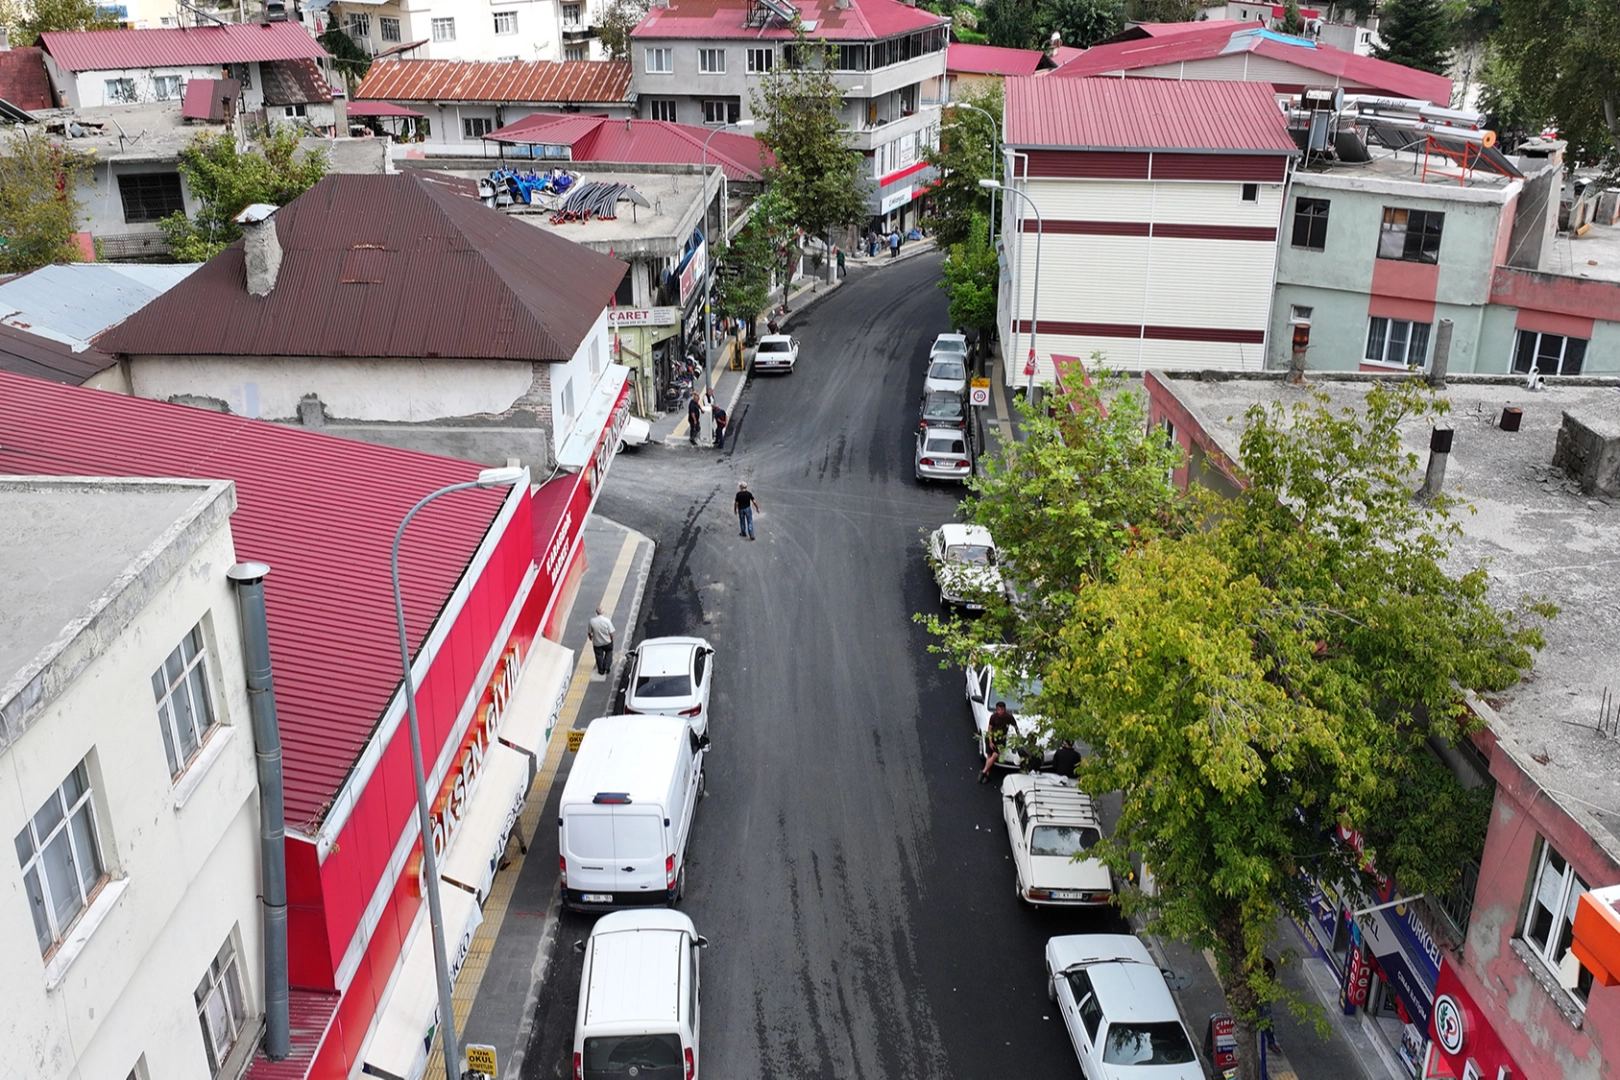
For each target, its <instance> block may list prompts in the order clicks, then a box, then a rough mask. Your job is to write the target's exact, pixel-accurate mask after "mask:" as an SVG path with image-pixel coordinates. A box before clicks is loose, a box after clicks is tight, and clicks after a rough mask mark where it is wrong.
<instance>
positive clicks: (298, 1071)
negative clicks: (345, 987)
mask: <svg viewBox="0 0 1620 1080" xmlns="http://www.w3.org/2000/svg"><path fill="white" fill-rule="evenodd" d="M287 996H288V1002H287V1005H288V1009H287V1012H288V1020H289V1021H290V1022H291V1029H292V1030H291V1032H290V1034H291V1036H292V1037H291V1039H289V1040H288V1042H289V1045H290V1052H289V1053H288V1054H287V1056H286V1057H285V1058H283V1059H282V1060H280V1061H271V1060H270V1059H269V1058H267V1057H265V1056H264V1047H263V1046H262V1045H261V1046H260V1047H259V1049H258V1050H257V1051H256V1052H255V1053H254V1055H253V1063H252V1064H251V1065H249V1066H248V1069H247V1072H245V1073H243V1074H242V1080H304V1078H305V1077H306V1076H308V1075H309V1070H310V1067H311V1066H313V1065H314V1064H315V1053H316V1051H318V1050H319V1049H320V1048H321V1043H322V1041H323V1040H325V1038H326V1031H327V1029H328V1028H330V1027H331V1026H332V1017H333V1016H335V1015H337V1008H338V1003H339V1002H341V1001H342V1000H343V995H342V994H338V993H330V992H327V991H324V990H300V989H298V988H297V987H293V989H292V990H291V991H290V992H289V993H288V995H287Z"/></svg>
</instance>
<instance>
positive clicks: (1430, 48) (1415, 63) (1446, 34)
mask: <svg viewBox="0 0 1620 1080" xmlns="http://www.w3.org/2000/svg"><path fill="white" fill-rule="evenodd" d="M1378 34H1379V36H1380V37H1382V38H1383V39H1384V43H1383V45H1381V46H1379V47H1377V48H1375V49H1374V50H1373V55H1374V56H1376V57H1378V59H1380V60H1388V61H1390V62H1391V63H1396V64H1405V65H1406V66H1407V67H1410V68H1417V69H1418V70H1419V71H1432V72H1434V73H1435V74H1437V75H1444V74H1445V72H1446V68H1447V67H1448V66H1449V65H1450V62H1451V49H1452V47H1453V46H1454V45H1456V43H1457V15H1456V12H1455V11H1454V10H1453V8H1452V7H1451V5H1450V4H1449V3H1448V2H1447V0H1390V2H1389V3H1388V4H1387V5H1385V7H1384V15H1383V19H1382V21H1381V22H1380V23H1379V24H1378ZM1440 104H1442V105H1444V104H1449V103H1448V102H1440Z"/></svg>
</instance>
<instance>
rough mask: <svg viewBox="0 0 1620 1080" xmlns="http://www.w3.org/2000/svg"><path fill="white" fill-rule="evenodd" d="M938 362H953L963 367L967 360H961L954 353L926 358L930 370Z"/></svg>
mask: <svg viewBox="0 0 1620 1080" xmlns="http://www.w3.org/2000/svg"><path fill="white" fill-rule="evenodd" d="M939 364H955V365H956V366H958V367H963V368H965V367H966V366H967V361H966V360H963V359H962V358H961V357H960V356H957V355H956V354H955V353H945V354H943V355H941V356H931V357H929V358H928V368H929V370H930V371H931V370H933V369H934V368H935V367H936V366H938V365H939Z"/></svg>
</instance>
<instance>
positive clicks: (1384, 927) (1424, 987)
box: [1362, 903, 1440, 1028]
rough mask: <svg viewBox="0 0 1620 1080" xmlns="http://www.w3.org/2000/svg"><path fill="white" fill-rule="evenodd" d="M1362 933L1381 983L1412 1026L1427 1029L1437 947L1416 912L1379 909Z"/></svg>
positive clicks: (1400, 905) (1437, 970)
mask: <svg viewBox="0 0 1620 1080" xmlns="http://www.w3.org/2000/svg"><path fill="white" fill-rule="evenodd" d="M1362 930H1363V933H1364V934H1365V935H1366V938H1367V947H1368V948H1369V949H1370V950H1371V951H1372V954H1373V955H1374V956H1375V957H1377V958H1378V967H1379V970H1380V971H1382V972H1383V975H1384V981H1385V982H1387V983H1389V985H1390V987H1391V988H1392V989H1393V990H1394V991H1395V994H1396V996H1397V997H1398V998H1399V999H1400V1002H1401V1004H1402V1005H1403V1006H1405V1008H1406V1011H1407V1012H1408V1013H1409V1014H1410V1015H1411V1017H1412V1022H1413V1023H1414V1024H1416V1025H1418V1026H1419V1027H1425V1028H1426V1027H1428V1026H1429V1013H1430V1011H1431V1009H1432V1008H1433V1001H1434V986H1435V981H1436V980H1437V979H1438V978H1439V977H1440V946H1438V945H1436V944H1435V941H1434V938H1433V937H1432V936H1431V935H1430V934H1429V931H1428V930H1427V929H1426V928H1425V927H1424V926H1423V924H1422V923H1421V922H1419V921H1418V919H1417V911H1416V909H1415V908H1414V907H1413V905H1411V904H1407V903H1397V904H1394V905H1392V906H1388V907H1381V908H1378V909H1377V910H1375V911H1373V912H1372V913H1371V917H1370V918H1368V919H1367V920H1366V922H1365V924H1364V926H1363V927H1362Z"/></svg>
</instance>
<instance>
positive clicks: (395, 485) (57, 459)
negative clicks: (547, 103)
mask: <svg viewBox="0 0 1620 1080" xmlns="http://www.w3.org/2000/svg"><path fill="white" fill-rule="evenodd" d="M524 227H526V226H524ZM531 231H535V232H538V231H539V230H531ZM0 448H3V449H0V473H5V474H11V475H29V474H40V475H47V476H174V477H194V478H199V479H228V480H234V481H236V493H237V510H236V513H235V514H234V515H233V516H232V518H231V532H232V534H233V536H234V537H235V541H236V555H237V558H239V559H242V560H258V561H261V562H265V563H268V564H270V568H271V572H270V577H269V578H268V579H266V582H265V604H266V607H267V609H268V613H269V622H270V651H271V654H272V656H273V657H274V665H275V680H276V709H277V712H278V714H279V716H280V720H281V737H282V745H283V753H284V757H285V775H286V791H287V820H288V821H289V822H292V823H295V824H296V823H302V822H310V821H315V820H319V818H320V817H321V816H322V815H323V814H324V813H325V810H326V806H327V803H328V802H329V800H330V799H331V798H332V797H333V795H334V794H335V793H336V792H337V791H338V790H339V788H341V787H342V784H343V781H344V778H345V777H347V776H348V774H349V770H350V768H351V767H352V766H353V764H354V762H355V760H356V758H357V757H358V755H359V753H360V750H361V749H362V748H363V747H364V746H365V744H366V741H367V739H368V738H369V737H370V735H371V732H372V730H373V729H374V728H375V727H376V725H377V723H378V721H379V720H380V718H381V717H382V715H383V711H384V709H385V708H386V707H387V704H388V701H389V698H390V697H391V696H392V695H393V693H394V691H395V689H396V688H397V687H398V685H399V681H400V668H399V639H398V637H397V636H396V635H397V633H398V632H397V631H396V630H395V628H394V600H393V588H392V585H391V583H390V577H389V568H388V562H389V550H390V547H391V546H392V544H393V540H394V530H395V529H396V528H397V527H398V526H399V522H400V521H401V520H402V519H403V518H404V516H405V513H406V511H408V510H409V509H410V508H411V506H412V505H414V504H415V502H416V500H418V499H420V498H421V497H422V496H423V495H425V494H427V493H428V492H430V491H433V490H435V489H437V488H439V487H442V486H444V485H446V484H453V483H459V482H462V481H465V480H470V479H472V478H473V477H474V476H476V475H477V473H478V469H479V466H477V465H474V464H472V463H470V462H465V461H455V460H452V459H450V458H442V457H436V456H434V455H431V454H422V453H417V452H416V451H413V450H397V449H394V448H392V447H384V446H373V445H371V444H369V443H362V442H355V441H352V440H349V439H339V438H334V437H331V436H327V435H320V434H317V433H313V432H309V431H302V430H299V429H296V428H287V427H279V426H277V425H275V424H269V423H265V422H262V421H258V420H247V419H244V418H242V417H238V416H227V415H223V414H220V413H215V412H208V411H205V410H202V409H192V408H187V407H185V406H181V405H169V404H166V403H164V402H157V401H146V400H144V399H141V398H131V397H124V396H123V395H120V394H111V393H104V392H102V391H99V390H87V389H84V388H83V387H76V386H61V385H58V384H56V383H52V382H45V381H42V380H39V379H30V378H25V377H23V376H20V375H12V374H9V373H3V372H0ZM504 495H505V492H504V491H502V490H491V491H477V490H474V491H467V492H462V493H460V494H458V495H456V496H455V497H454V498H449V499H440V500H439V501H438V502H436V503H434V504H433V505H432V506H430V507H429V508H428V509H426V510H424V511H423V512H422V513H421V514H420V515H418V520H417V521H416V522H414V523H413V527H412V528H411V530H410V532H409V533H408V535H407V536H406V539H405V544H404V547H403V549H402V550H401V553H400V573H401V575H402V580H403V590H404V595H405V602H406V612H405V625H406V631H407V635H408V637H409V639H410V641H411V648H412V649H413V650H414V649H416V648H417V647H418V646H419V645H420V644H421V642H422V641H423V639H424V638H425V637H426V636H427V633H428V631H429V629H430V628H431V627H432V625H433V622H434V620H435V619H437V618H438V615H439V612H440V611H441V610H442V609H443V607H444V604H445V602H446V601H447V600H448V599H449V597H450V594H451V592H452V591H453V590H454V589H455V587H456V583H457V582H458V581H459V580H460V578H461V575H462V573H463V572H464V571H465V570H466V568H467V565H468V563H469V562H470V561H471V559H472V557H473V554H474V553H475V552H476V551H477V549H478V545H479V544H480V542H481V541H482V540H483V537H484V535H485V533H486V532H487V531H488V529H489V527H490V523H491V522H492V521H494V519H495V516H496V514H497V512H498V511H499V509H500V505H501V500H502V498H503V497H504Z"/></svg>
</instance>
